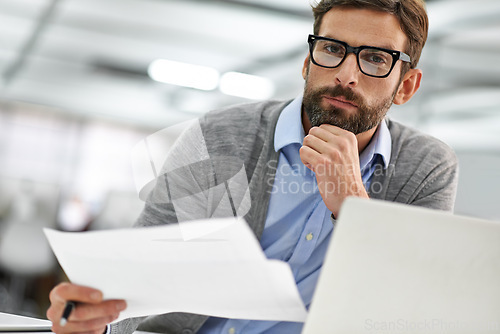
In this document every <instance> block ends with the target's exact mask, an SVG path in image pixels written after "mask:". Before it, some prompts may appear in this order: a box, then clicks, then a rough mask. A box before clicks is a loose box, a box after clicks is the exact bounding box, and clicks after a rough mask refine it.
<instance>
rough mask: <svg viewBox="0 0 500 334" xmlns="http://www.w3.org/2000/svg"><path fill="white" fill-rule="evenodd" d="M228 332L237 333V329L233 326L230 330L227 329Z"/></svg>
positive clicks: (230, 333)
mask: <svg viewBox="0 0 500 334" xmlns="http://www.w3.org/2000/svg"><path fill="white" fill-rule="evenodd" d="M227 333H228V334H235V333H236V329H235V328H234V327H231V328H229V330H228V331H227Z"/></svg>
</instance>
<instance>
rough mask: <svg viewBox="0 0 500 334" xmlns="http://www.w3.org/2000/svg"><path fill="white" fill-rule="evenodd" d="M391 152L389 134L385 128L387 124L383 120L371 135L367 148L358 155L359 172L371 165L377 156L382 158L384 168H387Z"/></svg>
mask: <svg viewBox="0 0 500 334" xmlns="http://www.w3.org/2000/svg"><path fill="white" fill-rule="evenodd" d="M391 152H392V140H391V133H390V131H389V128H388V127H387V123H386V122H385V120H383V121H382V122H380V125H379V126H378V128H377V130H376V131H375V133H374V134H373V137H372V139H371V140H370V143H369V144H368V146H366V147H365V149H364V150H363V152H361V154H360V155H359V164H360V166H361V170H363V169H364V168H366V167H367V166H368V165H370V164H373V162H374V159H375V158H376V157H377V156H380V157H381V158H382V162H383V164H384V168H387V167H388V166H389V162H390V160H391Z"/></svg>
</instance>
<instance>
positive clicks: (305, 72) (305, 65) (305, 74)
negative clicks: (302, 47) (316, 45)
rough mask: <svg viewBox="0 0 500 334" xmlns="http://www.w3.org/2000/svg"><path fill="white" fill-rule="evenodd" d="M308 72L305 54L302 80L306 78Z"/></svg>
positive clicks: (307, 60) (307, 58)
mask: <svg viewBox="0 0 500 334" xmlns="http://www.w3.org/2000/svg"><path fill="white" fill-rule="evenodd" d="M308 73H309V54H307V56H306V59H305V60H304V66H302V78H304V80H306V78H307V74H308Z"/></svg>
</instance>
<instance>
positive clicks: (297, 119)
mask: <svg viewBox="0 0 500 334" xmlns="http://www.w3.org/2000/svg"><path fill="white" fill-rule="evenodd" d="M304 137H305V133H304V127H303V125H302V94H301V95H300V96H298V97H296V98H295V99H294V100H293V101H292V102H291V103H290V104H289V105H287V106H286V107H285V109H283V111H282V112H281V115H280V116H279V118H278V122H277V124H276V130H275V133H274V150H275V151H276V152H278V151H279V150H281V149H282V148H283V147H285V146H287V145H290V144H295V143H297V144H300V145H302V143H303V141H304ZM391 151H392V140H391V133H390V131H389V128H388V127H387V124H386V122H385V120H384V121H382V122H380V125H379V126H378V128H377V130H376V131H375V133H374V135H373V137H372V140H371V141H370V143H369V144H368V146H367V147H366V148H365V149H364V150H363V152H361V154H360V156H359V160H360V166H361V170H363V168H365V167H367V166H368V165H369V164H371V163H373V161H374V159H375V158H376V157H377V156H380V157H381V158H382V162H383V164H384V168H387V167H388V166H389V162H390V159H391Z"/></svg>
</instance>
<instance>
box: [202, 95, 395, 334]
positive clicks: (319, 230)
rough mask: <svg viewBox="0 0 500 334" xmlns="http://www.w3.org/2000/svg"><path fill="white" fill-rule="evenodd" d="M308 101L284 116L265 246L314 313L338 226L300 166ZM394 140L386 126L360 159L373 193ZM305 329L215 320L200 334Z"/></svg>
mask: <svg viewBox="0 0 500 334" xmlns="http://www.w3.org/2000/svg"><path fill="white" fill-rule="evenodd" d="M301 107H302V96H300V97H298V98H296V99H295V100H294V101H293V102H292V103H291V104H289V105H288V106H287V107H286V108H285V109H284V110H283V112H282V113H281V115H280V117H279V119H278V123H277V125H276V130H275V139H274V148H275V150H276V151H280V155H279V162H278V167H277V171H276V177H275V180H274V185H273V188H272V193H271V198H270V201H269V209H268V213H267V218H266V224H265V228H264V232H263V234H262V238H261V240H260V244H261V246H262V249H263V250H264V253H265V254H266V256H267V257H268V258H270V259H278V260H282V261H285V262H287V263H288V264H289V265H290V268H291V269H292V272H293V275H294V277H295V282H296V283H297V287H298V290H299V293H300V296H301V297H302V300H303V302H304V305H305V306H306V307H307V308H309V306H310V304H311V300H312V296H313V293H314V289H315V287H316V282H317V280H318V277H319V273H320V270H321V265H322V263H323V259H324V256H325V253H326V249H327V246H328V243H329V241H330V236H331V233H332V230H333V227H334V226H333V224H332V222H331V220H330V215H331V212H330V211H329V210H328V209H327V207H326V205H325V203H324V202H323V200H322V198H321V195H320V193H319V191H318V187H317V183H316V178H315V175H314V173H313V172H312V171H310V170H309V169H308V168H307V167H305V166H304V164H303V163H302V162H301V160H300V156H299V149H300V147H301V146H302V142H303V140H304V128H303V126H302V118H301ZM390 156H391V136H390V133H389V130H388V129H387V125H386V123H385V122H382V123H381V125H380V126H379V128H378V129H377V131H376V132H375V135H374V137H373V139H372V140H371V141H370V143H369V145H368V146H367V147H366V148H365V149H364V150H363V152H362V153H361V154H360V167H361V172H362V179H363V183H364V184H365V187H368V185H369V182H370V179H371V176H372V175H373V172H374V170H375V166H376V163H377V162H378V161H379V160H378V159H382V163H383V164H384V166H385V167H386V168H387V166H388V164H389V158H390ZM302 327H303V323H296V322H277V321H254V320H252V321H251V320H238V319H223V318H215V317H212V318H210V319H209V320H208V321H207V322H206V323H205V324H204V325H203V327H202V328H201V330H200V332H199V333H202V334H208V333H211V334H212V333H221V334H222V333H223V334H227V333H229V334H236V333H248V334H250V333H251V334H254V333H273V334H276V333H278V334H279V333H287V334H291V333H300V332H301V330H302Z"/></svg>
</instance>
